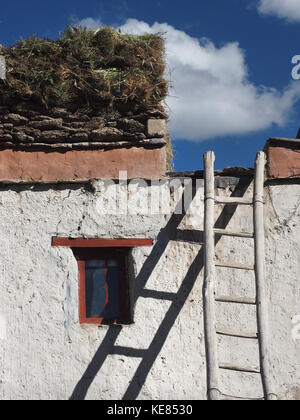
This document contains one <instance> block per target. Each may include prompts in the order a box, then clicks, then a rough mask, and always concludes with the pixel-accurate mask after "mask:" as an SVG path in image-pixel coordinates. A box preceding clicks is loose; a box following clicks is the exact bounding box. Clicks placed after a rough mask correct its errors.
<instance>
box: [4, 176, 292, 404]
mask: <svg viewBox="0 0 300 420" xmlns="http://www.w3.org/2000/svg"><path fill="white" fill-rule="evenodd" d="M199 185H200V187H199V190H198V193H197V196H196V198H195V199H194V201H193V205H192V206H191V207H192V209H193V212H191V214H189V215H186V216H185V217H183V216H181V215H177V216H172V217H170V215H168V214H164V215H162V214H156V215H155V214H154V215H147V214H137V215H127V216H126V215H119V216H117V215H114V216H111V215H109V214H107V215H105V214H104V215H103V214H100V213H99V202H98V200H99V199H101V200H102V201H101V203H102V204H103V203H106V204H108V203H109V199H110V197H111V196H112V190H113V187H110V188H108V189H105V188H104V187H103V186H102V185H101V183H98V184H97V185H96V191H95V192H88V191H87V190H86V189H85V188H84V186H80V185H78V186H67V185H66V186H60V187H56V188H55V187H53V186H52V187H51V186H48V187H47V186H40V187H37V186H35V187H34V186H33V187H26V186H22V187H21V186H19V187H18V186H16V187H12V186H7V187H3V188H2V190H1V192H0V210H1V225H0V238H1V240H0V279H1V280H0V315H1V320H2V323H3V319H6V336H4V335H3V336H2V337H1V335H0V337H1V338H0V341H1V350H0V399H69V398H73V399H83V398H86V399H122V398H123V397H124V398H127V399H133V398H138V399H154V400H155V399H177V400H180V399H188V400H189V399H190V400H193V399H205V398H206V360H205V341H204V331H203V305H202V287H203V270H202V268H203V248H202V243H201V242H202V239H203V234H202V231H203V214H204V207H203V186H201V185H203V184H201V182H200V184H199ZM154 188H158V187H152V188H151V187H150V186H148V187H146V186H144V187H143V189H142V192H140V195H141V196H143V195H147V194H148V193H149V191H151V189H154ZM233 188H234V187H232V188H230V186H228V187H226V188H218V189H217V193H218V194H219V195H230V194H231V190H232V189H233ZM160 190H161V191H164V192H165V193H166V194H167V195H166V197H168V194H169V191H170V189H169V186H168V184H167V183H164V184H163V185H162V186H161V187H160ZM181 191H182V188H179V189H177V190H175V191H173V192H172V197H171V198H172V200H174V201H176V200H177V199H178V197H179V196H180V194H181ZM130 194H131V195H132V194H134V192H131V193H130ZM245 194H246V195H249V196H251V194H252V186H251V185H250V187H249V188H248V190H247V192H246V193H245ZM265 194H266V201H267V205H266V217H265V223H266V228H265V230H266V261H267V286H268V300H269V303H270V307H269V314H270V332H271V338H272V340H271V358H272V372H273V375H274V381H275V388H276V392H277V393H278V395H279V397H280V398H283V399H284V398H297V397H298V398H299V392H300V391H299V389H300V385H299V384H300V358H299V352H300V341H299V340H298V341H297V340H296V341H294V340H293V338H292V318H293V316H295V315H300V288H299V283H298V282H299V274H300V259H299V254H300V244H299V235H300V223H299V219H300V185H296V184H295V185H279V186H269V187H266V189H265ZM165 201H166V198H165V199H164V202H165ZM97 203H98V205H97ZM217 218H218V224H219V225H222V224H226V223H227V222H229V224H228V228H230V227H231V228H233V227H234V230H238V229H241V230H244V231H248V230H250V229H252V221H251V210H250V209H249V208H247V207H242V206H241V207H239V208H238V209H237V210H236V211H235V212H234V211H233V210H232V208H231V209H229V208H227V207H226V209H223V207H222V206H218V207H217V209H216V219H217ZM230 219H231V220H230ZM224 227H225V226H224ZM52 236H61V237H93V238H94V237H101V238H102V237H103V238H120V237H122V238H134V237H136V238H153V239H154V240H155V245H154V246H153V248H151V247H150V248H148V247H145V248H137V249H134V250H133V259H134V265H135V271H136V274H137V278H136V289H137V290H136V293H137V294H138V295H140V297H139V298H138V300H137V304H136V307H135V316H134V319H135V324H133V325H131V326H126V327H123V328H122V327H120V326H114V327H110V328H107V327H100V328H99V327H97V326H80V325H79V322H78V273H77V263H76V261H75V259H74V257H73V254H72V251H71V250H70V249H68V248H51V238H52ZM252 242H253V241H252V240H251V239H232V238H222V239H221V240H220V241H219V242H218V244H217V251H216V252H217V258H218V259H220V260H221V259H222V260H224V259H225V260H228V261H238V262H243V263H250V262H252V261H253V259H252V258H253V257H252V255H253V243H252ZM216 280H217V284H216V293H217V294H222V295H233V296H245V295H247V296H250V297H253V296H254V295H255V285H254V275H253V273H252V272H239V271H235V270H231V269H218V270H217V279H216ZM144 284H145V289H144V290H143V291H141V290H140V289H142V288H143V285H144ZM174 294H177V295H176V296H174ZM171 299H173V300H171ZM217 316H218V324H219V325H220V326H221V327H224V328H225V327H230V329H235V328H236V329H238V330H241V329H242V330H245V331H250V332H251V331H252V330H255V329H256V322H255V309H254V308H252V307H250V308H249V307H242V306H241V305H226V304H218V307H217ZM114 346H117V347H114ZM147 348H150V350H149V351H148V352H147V351H144V352H142V351H140V350H143V349H144V350H145V349H147ZM131 349H136V350H138V351H135V352H134V351H133V350H131ZM219 356H220V361H221V362H236V363H238V364H239V365H243V364H246V365H249V364H250V365H255V364H257V363H258V362H259V358H258V348H257V344H256V343H255V342H253V341H251V340H246V341H243V340H241V339H238V338H228V337H227V338H226V337H220V338H219ZM221 386H222V391H223V392H224V393H230V394H232V395H236V396H244V397H245V396H248V397H253V398H256V397H260V396H261V395H262V389H261V381H260V376H259V375H253V374H243V373H234V372H226V371H224V372H222V373H221Z"/></svg>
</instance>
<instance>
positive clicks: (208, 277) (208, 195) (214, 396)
mask: <svg viewBox="0 0 300 420" xmlns="http://www.w3.org/2000/svg"><path fill="white" fill-rule="evenodd" d="M214 161H215V154H214V153H213V152H207V153H205V155H204V173H205V220H204V224H205V226H204V237H205V243H204V246H205V271H204V290H203V300H204V302H203V304H204V331H205V339H206V363H207V382H208V399H210V400H218V399H220V391H219V364H218V354H217V334H216V314H215V298H214V284H215V277H216V276H215V235H214V224H215V222H214V218H215V214H214V213H215V212H214V207H215V175H214Z"/></svg>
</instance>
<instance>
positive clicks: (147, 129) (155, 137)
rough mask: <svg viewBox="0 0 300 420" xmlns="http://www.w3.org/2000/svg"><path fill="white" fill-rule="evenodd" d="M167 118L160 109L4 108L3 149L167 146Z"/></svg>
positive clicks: (0, 143) (0, 121) (0, 118)
mask: <svg viewBox="0 0 300 420" xmlns="http://www.w3.org/2000/svg"><path fill="white" fill-rule="evenodd" d="M166 119H167V116H166V115H165V114H164V113H162V112H161V111H159V110H152V111H148V112H143V113H142V112H136V113H135V112H134V111H132V110H127V111H124V112H122V113H121V112H119V111H116V110H111V111H110V110H109V109H105V110H99V111H95V110H93V109H91V110H86V111H82V110H80V111H78V112H74V113H71V112H69V111H67V110H66V109H63V108H52V109H48V110H46V109H41V107H39V106H36V105H34V104H32V103H31V104H27V103H20V104H17V105H15V106H11V107H10V108H8V107H3V106H2V107H0V147H1V146H2V147H3V146H19V147H21V146H22V147H29V146H30V147H32V146H41V147H47V148H50V147H51V148H53V147H56V148H58V147H59V148H79V147H80V148H82V147H84V148H88V147H94V148H95V147H98V148H108V147H128V146H136V147H138V146H145V145H147V146H150V147H151V146H154V147H157V146H163V145H165V144H166V141H165V137H166V131H167V127H166Z"/></svg>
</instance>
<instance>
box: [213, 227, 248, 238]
mask: <svg viewBox="0 0 300 420" xmlns="http://www.w3.org/2000/svg"><path fill="white" fill-rule="evenodd" d="M214 232H215V234H216V235H223V236H236V237H238V238H254V234H253V233H249V232H233V231H230V230H225V229H214Z"/></svg>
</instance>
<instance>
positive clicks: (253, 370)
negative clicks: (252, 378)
mask: <svg viewBox="0 0 300 420" xmlns="http://www.w3.org/2000/svg"><path fill="white" fill-rule="evenodd" d="M219 368H220V369H224V370H234V371H236V372H245V373H261V371H260V368H258V367H241V366H234V365H231V364H229V363H224V364H222V365H220V366H219Z"/></svg>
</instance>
